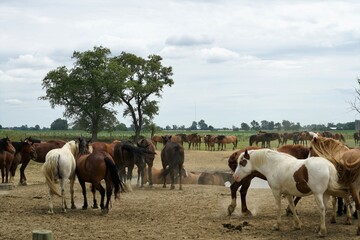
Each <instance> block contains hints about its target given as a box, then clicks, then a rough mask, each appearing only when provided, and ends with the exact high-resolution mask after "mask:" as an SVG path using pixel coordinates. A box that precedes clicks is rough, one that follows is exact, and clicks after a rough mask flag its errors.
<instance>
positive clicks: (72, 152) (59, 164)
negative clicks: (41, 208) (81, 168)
mask: <svg viewBox="0 0 360 240" xmlns="http://www.w3.org/2000/svg"><path fill="white" fill-rule="evenodd" d="M78 152H79V144H78V143H77V142H75V141H70V142H67V143H66V144H65V145H64V146H63V147H62V148H56V149H53V150H51V151H49V152H48V153H47V154H46V157H45V159H46V160H45V163H44V164H43V166H42V173H43V174H44V176H45V180H46V183H47V185H48V187H49V195H50V204H49V206H50V208H49V211H48V213H50V214H52V213H54V209H53V195H54V194H56V195H58V196H59V197H62V202H61V206H62V210H63V212H66V209H67V206H66V198H65V185H66V181H67V179H69V180H70V194H71V208H72V209H75V208H76V207H75V203H74V182H75V168H76V162H75V157H76V156H77V154H78ZM58 179H60V185H61V194H60V193H59V192H58V190H57V188H56V185H55V183H56V180H58Z"/></svg>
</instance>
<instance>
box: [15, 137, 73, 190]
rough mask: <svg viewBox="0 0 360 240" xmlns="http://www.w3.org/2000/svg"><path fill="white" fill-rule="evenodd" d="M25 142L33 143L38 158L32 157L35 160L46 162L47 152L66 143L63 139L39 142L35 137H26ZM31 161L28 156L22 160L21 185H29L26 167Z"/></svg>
mask: <svg viewBox="0 0 360 240" xmlns="http://www.w3.org/2000/svg"><path fill="white" fill-rule="evenodd" d="M24 141H25V142H28V143H30V144H33V145H34V147H35V151H36V158H34V159H32V160H34V161H35V162H39V163H44V162H45V156H46V154H47V153H48V152H49V151H50V150H53V149H57V148H61V147H63V146H64V145H65V143H66V142H65V141H62V140H50V141H46V142H43V141H41V142H38V141H39V140H37V139H36V140H34V139H33V138H31V137H29V138H25V140H24ZM29 162H30V158H26V159H24V160H22V161H21V167H20V183H21V185H27V180H26V176H25V169H26V167H27V165H28V164H29Z"/></svg>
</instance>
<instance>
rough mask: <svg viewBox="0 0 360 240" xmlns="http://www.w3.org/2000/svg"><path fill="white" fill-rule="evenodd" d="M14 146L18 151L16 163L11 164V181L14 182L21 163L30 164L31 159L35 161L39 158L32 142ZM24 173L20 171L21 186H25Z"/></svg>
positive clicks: (22, 142) (19, 143)
mask: <svg viewBox="0 0 360 240" xmlns="http://www.w3.org/2000/svg"><path fill="white" fill-rule="evenodd" d="M13 146H14V147H15V149H16V152H15V156H14V161H13V162H12V164H11V168H10V172H11V177H10V181H12V180H13V178H14V176H15V172H16V168H17V166H18V165H19V164H20V163H23V162H29V161H30V160H31V159H35V158H36V157H37V154H36V150H35V147H34V145H33V144H32V143H31V142H25V141H21V142H13ZM23 173H24V172H23V171H20V180H19V185H24V178H25V176H24V174H23Z"/></svg>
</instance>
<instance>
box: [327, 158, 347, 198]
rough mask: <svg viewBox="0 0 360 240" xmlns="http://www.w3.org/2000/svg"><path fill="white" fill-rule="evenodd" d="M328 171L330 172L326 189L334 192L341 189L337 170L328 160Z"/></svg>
mask: <svg viewBox="0 0 360 240" xmlns="http://www.w3.org/2000/svg"><path fill="white" fill-rule="evenodd" d="M329 173H330V179H329V185H328V190H330V191H334V192H336V191H339V190H343V189H344V187H343V186H342V185H341V184H340V183H339V175H338V171H337V170H336V168H335V166H334V164H332V163H330V162H329Z"/></svg>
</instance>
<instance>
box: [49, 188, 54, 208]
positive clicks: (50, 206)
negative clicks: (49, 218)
mask: <svg viewBox="0 0 360 240" xmlns="http://www.w3.org/2000/svg"><path fill="white" fill-rule="evenodd" d="M53 197H54V193H53V192H52V191H51V190H50V189H49V211H48V213H49V214H53V213H54V204H53Z"/></svg>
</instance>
